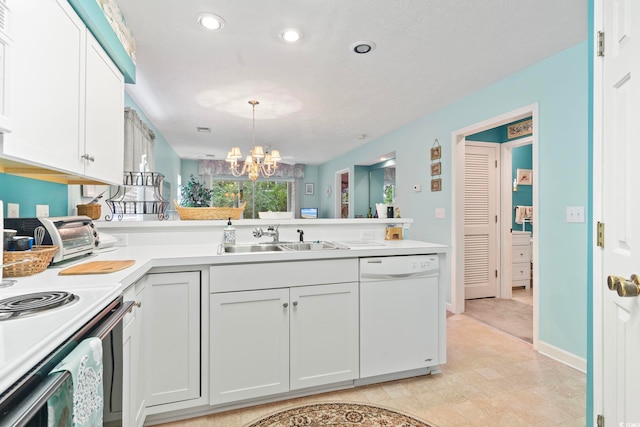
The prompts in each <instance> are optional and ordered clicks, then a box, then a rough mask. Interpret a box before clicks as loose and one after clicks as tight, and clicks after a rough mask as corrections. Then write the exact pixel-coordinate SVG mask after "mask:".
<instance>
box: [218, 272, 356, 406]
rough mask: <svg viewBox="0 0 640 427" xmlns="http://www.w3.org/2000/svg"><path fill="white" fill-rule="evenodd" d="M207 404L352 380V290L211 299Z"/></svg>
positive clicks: (337, 287) (321, 288)
mask: <svg viewBox="0 0 640 427" xmlns="http://www.w3.org/2000/svg"><path fill="white" fill-rule="evenodd" d="M210 299H211V303H210V310H211V324H210V330H211V341H210V345H211V347H210V356H211V360H210V363H211V366H210V373H211V381H210V390H211V393H210V403H211V404H212V405H216V404H221V403H228V402H234V401H240V400H245V399H251V398H257V397H262V396H268V395H273V394H277V393H284V392H287V391H289V390H295V389H301V388H306V387H314V386H319V385H325V384H331V383H336V382H340V381H347V380H353V379H356V378H357V377H358V283H357V282H351V283H338V284H326V285H314V286H300V287H291V288H278V289H267V290H255V291H246V292H226V293H214V294H211V296H210Z"/></svg>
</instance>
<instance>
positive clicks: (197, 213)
mask: <svg viewBox="0 0 640 427" xmlns="http://www.w3.org/2000/svg"><path fill="white" fill-rule="evenodd" d="M173 204H174V205H175V206H176V210H177V211H178V215H180V219H228V218H231V219H240V216H241V215H242V211H243V210H244V206H245V205H246V204H247V202H243V203H242V205H240V206H239V207H237V208H221V207H216V208H185V207H183V206H180V205H178V202H176V201H175V200H174V201H173Z"/></svg>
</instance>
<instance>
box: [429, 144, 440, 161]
mask: <svg viewBox="0 0 640 427" xmlns="http://www.w3.org/2000/svg"><path fill="white" fill-rule="evenodd" d="M440 157H442V150H441V147H440V146H439V145H437V146H435V147H432V148H431V160H437V159H439V158H440Z"/></svg>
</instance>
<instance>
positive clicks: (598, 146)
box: [587, 0, 608, 425]
mask: <svg viewBox="0 0 640 427" xmlns="http://www.w3.org/2000/svg"><path fill="white" fill-rule="evenodd" d="M593 9H594V10H593V14H594V19H593V23H594V29H593V34H594V35H595V34H597V32H598V31H604V0H600V1H594V2H593ZM603 79H604V59H603V58H602V57H598V56H596V55H593V120H592V126H593V127H592V131H593V136H592V139H593V142H592V144H593V147H592V155H591V161H592V170H591V176H592V181H591V182H592V193H591V198H592V224H591V225H590V226H591V236H593V237H595V236H597V235H598V230H597V223H598V221H602V218H603V208H604V204H603V197H602V196H603V194H602V191H603V168H604V163H603V161H602V154H603V149H604V140H603V139H604V138H603V131H604V129H603V122H602V117H603V114H604V92H603V91H604V82H603ZM591 240H592V242H591V245H592V249H591V251H592V257H593V260H592V265H593V268H592V273H591V274H592V277H591V288H592V289H591V295H592V298H593V304H592V314H591V315H592V327H591V335H592V341H593V342H592V352H593V355H592V375H593V378H592V384H593V387H592V391H593V411H592V412H591V415H592V417H593V419H592V420H593V421H594V425H595V420H596V415H597V414H603V413H604V364H603V363H604V353H603V351H604V345H603V343H604V339H603V338H604V337H603V335H602V333H603V329H604V319H603V312H604V306H603V304H604V299H603V295H602V293H603V292H608V291H605V290H604V289H605V288H604V286H603V284H601V283H600V282H599V280H600V278H601V277H604V275H603V274H604V273H603V271H604V248H602V247H599V246H598V244H597V239H595V238H592V239H591ZM588 332H589V329H588V328H587V333H588ZM588 357H589V356H588V350H587V358H588ZM587 370H588V363H587ZM588 391H589V390H588V381H587V392H588ZM587 401H588V396H587ZM588 409H589V408H588V406H587V411H588ZM587 416H589V414H587Z"/></svg>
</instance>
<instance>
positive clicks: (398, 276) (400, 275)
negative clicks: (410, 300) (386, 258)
mask: <svg viewBox="0 0 640 427" xmlns="http://www.w3.org/2000/svg"><path fill="white" fill-rule="evenodd" d="M437 275H438V272H437V271H436V272H433V273H429V272H427V273H425V272H423V271H421V272H419V273H397V274H382V273H374V274H366V273H360V280H361V281H363V279H371V280H370V281H374V280H389V279H410V278H414V277H416V278H417V277H430V276H432V277H433V276H437ZM365 281H366V280H365Z"/></svg>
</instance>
